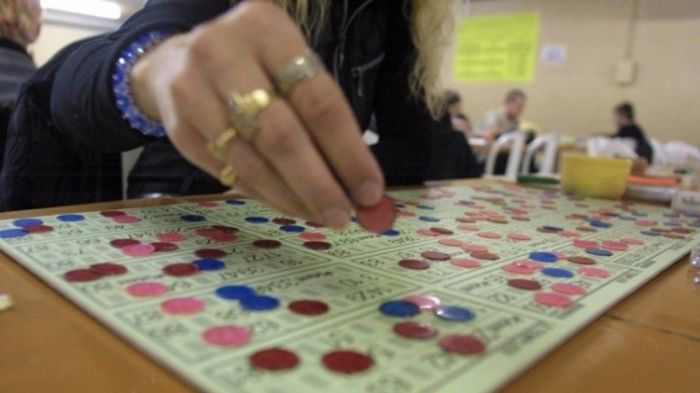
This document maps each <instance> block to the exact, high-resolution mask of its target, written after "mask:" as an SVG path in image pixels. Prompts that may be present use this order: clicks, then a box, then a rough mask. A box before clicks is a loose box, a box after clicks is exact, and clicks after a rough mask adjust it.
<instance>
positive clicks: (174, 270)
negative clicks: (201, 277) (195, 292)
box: [163, 263, 199, 277]
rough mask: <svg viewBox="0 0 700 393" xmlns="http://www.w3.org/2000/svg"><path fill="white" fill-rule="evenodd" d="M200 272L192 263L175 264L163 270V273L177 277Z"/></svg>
mask: <svg viewBox="0 0 700 393" xmlns="http://www.w3.org/2000/svg"><path fill="white" fill-rule="evenodd" d="M198 271H199V269H197V266H196V265H193V264H191V263H173V264H171V265H168V266H166V267H164V268H163V273H165V274H167V275H169V276H175V277H185V276H191V275H193V274H195V273H197V272H198Z"/></svg>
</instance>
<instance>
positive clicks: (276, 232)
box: [0, 183, 700, 393]
mask: <svg viewBox="0 0 700 393" xmlns="http://www.w3.org/2000/svg"><path fill="white" fill-rule="evenodd" d="M390 195H391V196H392V197H393V198H394V200H395V204H396V208H397V209H398V210H399V219H398V220H397V222H396V225H395V228H394V229H393V230H390V231H387V232H386V233H384V234H381V235H376V234H371V233H368V232H366V231H364V230H362V229H361V228H360V227H359V226H358V225H356V224H353V225H352V226H351V227H350V228H349V229H347V230H345V231H343V232H333V231H330V230H326V229H324V228H320V227H318V225H316V224H313V223H308V222H303V221H298V220H294V219H290V218H286V217H280V216H279V214H278V213H276V212H275V211H272V210H270V209H268V208H266V207H265V206H263V205H261V204H258V203H256V202H254V201H246V200H227V201H214V202H211V201H209V202H200V203H183V204H174V205H168V206H158V207H144V208H135V209H123V210H117V211H102V212H89V213H76V214H68V215H61V216H47V217H35V218H24V219H19V220H14V221H5V222H2V223H0V246H1V247H2V249H3V250H4V252H6V253H7V254H9V255H11V256H12V257H13V258H14V259H15V260H16V261H17V262H19V263H20V264H22V265H23V266H25V267H26V268H27V269H29V270H31V271H32V272H33V273H35V274H36V275H37V276H39V277H40V278H41V279H42V280H44V281H46V282H47V283H48V284H49V285H51V286H53V287H54V288H55V289H56V290H58V291H59V292H60V293H61V294H63V295H65V296H66V297H68V298H69V299H70V300H72V301H73V302H75V303H76V304H77V305H78V306H80V307H81V308H83V309H84V310H85V311H87V312H88V313H90V314H91V315H92V316H94V317H95V318H97V319H99V320H100V321H101V322H103V323H104V324H105V325H107V326H108V327H109V328H110V329H112V330H114V331H115V332H117V333H118V334H119V335H121V336H122V337H123V338H124V339H126V340H128V341H129V342H131V343H132V344H134V345H135V346H137V347H138V348H140V349H141V350H142V351H144V352H145V353H147V354H148V355H150V356H151V357H153V358H154V359H155V360H157V361H158V362H160V363H162V364H164V365H166V366H168V367H169V368H170V369H171V370H172V371H173V372H174V373H175V374H177V375H179V376H181V377H182V378H184V379H186V380H187V381H189V382H191V383H192V384H193V385H194V386H196V387H198V388H200V389H201V390H203V391H209V392H242V393H245V392H256V393H259V392H270V393H276V392H305V393H306V392H331V391H332V392H355V393H356V392H368V393H385V392H386V393H392V392H460V393H461V392H487V391H493V390H495V389H497V388H498V387H500V386H503V384H505V383H507V382H508V381H509V380H511V379H513V378H514V377H515V376H517V375H518V374H519V373H520V372H522V371H524V370H525V369H526V368H527V367H528V366H529V365H531V364H533V363H534V362H535V361H537V360H538V359H539V358H540V357H542V356H544V355H545V354H546V353H547V352H548V351H550V350H552V349H554V348H555V347H556V346H557V345H559V344H561V343H562V342H563V341H564V340H565V339H567V338H568V337H570V336H572V335H573V334H575V333H576V332H577V331H578V330H579V329H581V328H583V327H584V326H585V325H586V324H587V323H589V322H590V321H591V320H593V319H594V318H596V317H597V316H599V315H600V314H601V313H603V312H604V311H605V310H606V309H608V308H609V307H611V306H612V305H613V304H614V303H616V302H618V301H619V300H620V299H622V298H623V297H624V296H626V295H628V294H629V293H631V292H632V291H634V290H635V289H636V288H638V287H639V286H640V285H642V284H643V283H644V282H646V281H648V280H650V279H651V278H652V277H654V276H655V275H656V274H658V273H659V272H660V271H662V270H663V269H665V268H667V267H668V266H670V265H671V264H672V263H673V262H674V261H676V260H678V259H680V258H681V257H683V256H684V255H685V254H687V253H688V252H689V250H690V249H691V248H692V246H694V245H695V244H697V243H698V241H699V240H700V234H698V233H697V232H696V231H697V228H700V218H699V217H698V216H694V215H682V214H679V213H674V212H672V211H670V210H668V209H663V208H659V207H654V206H647V205H640V204H623V203H620V202H614V201H603V200H594V199H583V198H576V197H570V196H566V195H561V194H559V193H558V192H556V191H549V190H538V189H526V188H519V187H517V186H514V185H506V184H498V183H493V184H485V185H484V184H477V185H475V186H464V187H435V188H430V189H420V190H417V189H416V190H407V191H398V192H393V193H390Z"/></svg>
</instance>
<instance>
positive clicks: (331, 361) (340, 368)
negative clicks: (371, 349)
mask: <svg viewBox="0 0 700 393" xmlns="http://www.w3.org/2000/svg"><path fill="white" fill-rule="evenodd" d="M322 361H323V365H324V366H326V368H327V369H329V370H331V371H335V372H337V373H343V374H355V373H361V372H363V371H366V370H367V369H369V368H370V367H372V365H374V359H372V357H370V356H369V355H365V354H363V353H359V352H355V351H333V352H329V353H327V354H325V355H323V359H322Z"/></svg>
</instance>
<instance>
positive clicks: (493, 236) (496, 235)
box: [476, 232, 502, 240]
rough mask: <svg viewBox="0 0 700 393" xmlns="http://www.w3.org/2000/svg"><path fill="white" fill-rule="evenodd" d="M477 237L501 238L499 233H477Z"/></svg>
mask: <svg viewBox="0 0 700 393" xmlns="http://www.w3.org/2000/svg"><path fill="white" fill-rule="evenodd" d="M476 235H477V236H479V237H483V238H484V239H494V240H495V239H500V238H501V237H502V236H501V234H500V233H496V232H479V233H477V234H476Z"/></svg>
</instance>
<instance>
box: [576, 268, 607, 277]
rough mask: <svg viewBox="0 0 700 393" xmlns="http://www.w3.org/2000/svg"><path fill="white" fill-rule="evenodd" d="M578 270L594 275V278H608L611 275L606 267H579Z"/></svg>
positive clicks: (587, 274) (590, 275)
mask: <svg viewBox="0 0 700 393" xmlns="http://www.w3.org/2000/svg"><path fill="white" fill-rule="evenodd" d="M578 272H579V273H581V274H583V275H584V276H588V277H594V278H608V277H610V272H609V271H607V270H605V269H600V268H597V267H582V268H580V269H578Z"/></svg>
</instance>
